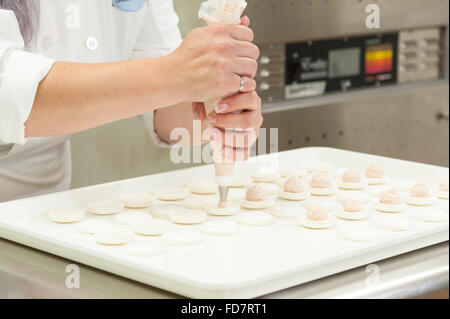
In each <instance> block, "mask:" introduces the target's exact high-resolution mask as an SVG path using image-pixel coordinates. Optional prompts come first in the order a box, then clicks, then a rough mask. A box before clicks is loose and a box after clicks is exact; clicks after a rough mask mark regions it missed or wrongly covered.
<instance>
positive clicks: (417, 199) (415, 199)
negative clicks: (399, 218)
mask: <svg viewBox="0 0 450 319" xmlns="http://www.w3.org/2000/svg"><path fill="white" fill-rule="evenodd" d="M436 201H437V198H436V197H435V196H434V195H432V194H431V192H430V190H429V188H428V186H426V185H425V184H424V183H417V184H415V185H414V186H413V187H411V190H410V192H409V193H408V194H407V195H406V196H405V202H406V203H407V204H409V205H412V206H430V205H433V204H434V203H436Z"/></svg>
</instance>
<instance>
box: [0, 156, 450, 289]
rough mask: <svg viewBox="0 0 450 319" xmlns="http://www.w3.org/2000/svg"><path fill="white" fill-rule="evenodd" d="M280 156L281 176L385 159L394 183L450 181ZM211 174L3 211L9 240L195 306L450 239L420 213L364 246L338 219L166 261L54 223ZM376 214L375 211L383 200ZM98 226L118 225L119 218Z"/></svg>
mask: <svg viewBox="0 0 450 319" xmlns="http://www.w3.org/2000/svg"><path fill="white" fill-rule="evenodd" d="M274 156H275V155H273V156H271V157H272V158H275V157H274ZM277 156H278V160H279V163H280V167H281V168H282V167H285V166H286V167H292V166H293V165H302V164H305V165H306V164H307V163H311V162H324V161H326V162H330V161H332V162H333V164H334V166H335V167H336V168H339V167H340V168H342V167H348V166H349V165H352V166H355V168H360V169H362V168H364V167H365V166H366V165H367V164H369V163H371V162H374V161H376V162H380V163H382V164H383V165H384V167H385V168H386V172H387V174H388V175H389V177H391V178H395V179H405V180H407V179H411V178H413V179H420V180H422V181H424V182H426V183H428V184H429V185H439V183H440V182H441V179H442V178H443V177H445V176H448V174H449V170H448V168H442V167H435V166H430V165H424V164H418V163H412V162H407V161H400V160H395V159H388V158H383V157H376V156H371V155H366V154H360V153H353V152H347V151H341V150H336V149H330V148H304V149H298V150H293V151H288V152H283V153H279V154H277ZM255 161H256V160H255V159H251V160H250V161H249V163H243V164H238V165H237V166H236V173H237V174H243V175H248V174H252V173H256V172H257V171H258V165H257V163H255ZM211 176H214V167H213V166H203V167H197V168H191V169H186V170H179V171H174V172H168V173H163V174H158V175H152V176H145V177H140V178H135V179H130V180H124V181H118V182H114V183H109V184H104V185H97V186H91V187H87V188H83V189H77V190H71V191H66V192H61V193H56V194H49V195H44V196H39V197H34V198H28V199H22V200H18V201H12V202H6V203H0V237H3V238H6V239H9V240H12V241H15V242H19V243H21V244H24V245H28V246H31V247H34V248H37V249H40V250H44V251H46V252H49V253H52V254H55V255H59V256H62V257H64V258H67V259H70V260H73V261H75V262H79V263H84V264H87V265H90V266H93V267H96V268H99V269H102V270H105V271H108V272H111V273H114V274H117V275H121V276H124V277H127V278H130V279H133V280H136V281H140V282H143V283H146V284H148V285H151V286H155V287H158V288H161V289H165V290H169V291H171V292H174V293H177V294H180V295H183V296H187V297H193V298H250V297H257V296H261V295H264V294H267V293H270V292H274V291H278V290H281V289H284V288H288V287H292V286H296V285H299V284H302V283H305V282H309V281H312V280H315V279H318V278H322V277H325V276H329V275H331V274H335V273H338V272H342V271H345V270H348V269H351V268H355V267H358V266H362V265H366V264H369V263H373V262H376V261H378V260H381V259H385V258H389V257H392V256H395V255H399V254H403V253H406V252H409V251H412V250H416V249H419V248H422V247H425V246H429V245H433V244H436V243H439V242H443V241H448V238H449V224H448V219H447V220H446V221H443V222H436V223H435V222H433V223H430V222H423V221H421V220H419V219H418V218H417V217H416V213H417V209H418V208H414V210H410V208H409V207H407V208H406V210H405V211H404V212H402V213H400V214H402V216H403V217H404V218H406V219H408V220H410V222H411V225H412V228H411V229H410V230H408V231H401V232H398V231H390V230H387V229H383V228H376V229H377V231H379V238H378V239H377V240H374V241H370V242H355V241H352V240H348V239H346V238H345V236H343V235H342V233H343V232H342V231H343V230H345V229H346V227H347V226H348V225H351V226H352V227H355V226H357V224H354V223H355V222H353V221H343V220H340V219H338V220H337V223H336V225H335V226H334V227H333V228H331V229H325V230H313V229H306V228H304V227H301V226H300V221H299V218H290V219H286V218H276V219H275V223H273V224H271V225H268V226H248V225H239V230H240V231H239V233H238V234H236V235H234V236H230V237H224V238H216V237H214V236H209V235H204V242H202V243H201V244H199V245H195V246H189V247H174V246H170V245H165V253H164V254H162V255H158V256H154V257H146V258H142V257H133V256H129V255H127V254H126V253H125V252H124V249H123V247H113V246H104V245H98V244H97V243H96V242H95V238H94V236H90V235H86V234H81V233H79V232H78V231H77V224H76V223H75V224H62V225H60V224H56V223H53V222H51V221H49V220H48V218H47V215H46V212H47V211H48V209H50V208H55V207H72V206H81V207H86V205H87V204H88V203H90V202H93V201H96V200H99V199H104V198H118V197H119V196H120V195H121V194H126V193H133V192H143V191H144V192H148V193H151V192H152V191H153V190H155V189H157V188H161V187H167V186H173V185H174V184H176V185H185V184H187V183H188V182H189V181H191V180H194V179H198V178H211ZM328 199H330V198H327V200H328ZM374 200H376V199H375V198H374ZM442 203H444V205H445V203H446V205H448V201H444V200H440V202H439V205H442ZM292 204H293V205H295V203H292ZM299 205H301V204H299ZM368 207H372V209H373V202H372V203H371V204H369V206H368ZM432 207H433V206H432ZM432 207H423V208H419V209H423V210H427V209H431V208H432ZM125 211H127V209H125ZM133 211H135V210H133ZM143 211H145V210H143ZM267 211H268V212H269V211H270V210H267ZM375 214H376V212H375V211H372V210H371V216H369V218H368V219H366V220H364V221H362V222H356V223H360V224H361V226H362V227H367V226H374V215H375ZM386 217H392V214H386ZM88 218H89V219H100V220H105V221H111V222H113V217H112V216H89V217H88ZM222 218H225V220H228V221H234V220H236V216H231V217H230V216H229V217H216V216H208V220H222ZM201 225H202V224H200V225H193V226H179V225H173V226H172V230H178V229H180V230H185V229H191V230H195V231H200V227H201ZM140 241H148V242H152V243H153V242H154V243H163V240H162V239H161V238H160V237H155V238H145V237H143V236H138V235H136V236H135V240H134V241H133V242H140Z"/></svg>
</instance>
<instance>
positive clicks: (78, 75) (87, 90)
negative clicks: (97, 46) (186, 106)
mask: <svg viewBox="0 0 450 319" xmlns="http://www.w3.org/2000/svg"><path fill="white" fill-rule="evenodd" d="M164 59H167V57H165V58H158V59H149V60H135V61H123V62H115V63H101V64H81V63H64V62H57V63H55V64H54V66H53V68H52V69H51V70H50V72H49V73H48V75H47V76H46V78H45V79H44V80H42V81H41V83H40V84H39V87H38V90H37V92H36V97H35V100H34V104H33V108H32V111H31V113H30V116H29V118H28V120H27V122H26V123H25V127H26V129H25V134H26V136H27V137H43V136H60V135H67V134H73V133H76V132H80V131H83V130H87V129H90V128H93V127H96V126H100V125H103V124H107V123H110V122H113V121H117V120H121V119H124V118H129V117H133V116H136V115H140V114H143V113H147V112H150V111H153V110H155V109H156V108H157V107H165V106H169V105H174V104H176V103H179V102H180V101H181V100H182V98H184V97H182V92H180V91H181V88H182V87H183V85H182V84H181V83H180V84H178V83H176V81H177V78H176V77H174V76H173V75H171V69H172V68H174V67H175V66H174V65H170V63H165V60H164Z"/></svg>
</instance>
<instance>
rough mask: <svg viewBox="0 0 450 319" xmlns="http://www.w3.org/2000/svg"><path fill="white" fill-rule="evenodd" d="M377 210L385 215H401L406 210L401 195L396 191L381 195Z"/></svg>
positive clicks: (392, 190) (391, 190) (376, 206)
mask: <svg viewBox="0 0 450 319" xmlns="http://www.w3.org/2000/svg"><path fill="white" fill-rule="evenodd" d="M375 208H376V209H377V210H378V211H380V212H384V213H399V212H401V211H403V210H404V209H405V205H404V204H403V202H402V200H401V196H400V194H399V193H398V192H397V191H396V190H395V189H390V190H388V191H387V192H384V193H382V194H381V195H380V198H379V199H378V201H377V202H376V205H375Z"/></svg>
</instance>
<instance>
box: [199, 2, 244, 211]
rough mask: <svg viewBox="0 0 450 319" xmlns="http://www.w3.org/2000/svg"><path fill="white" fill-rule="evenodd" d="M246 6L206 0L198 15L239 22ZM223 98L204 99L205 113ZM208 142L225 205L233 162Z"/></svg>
mask: <svg viewBox="0 0 450 319" xmlns="http://www.w3.org/2000/svg"><path fill="white" fill-rule="evenodd" d="M246 7H247V2H246V1H245V0H208V1H205V2H203V3H202V5H201V7H200V10H199V13H198V15H199V18H200V19H203V20H205V21H206V23H207V24H208V25H217V24H240V22H241V15H242V12H244V10H245V8H246ZM224 98H227V97H223V96H222V97H218V98H215V99H212V100H210V101H206V102H205V103H204V104H205V111H206V114H207V115H209V114H211V113H212V112H214V111H218V104H219V103H220V101H222V100H223V99H224ZM217 113H219V112H217ZM210 144H211V149H212V153H213V159H214V167H215V173H216V183H217V185H218V186H219V196H220V200H219V206H220V207H225V205H226V202H227V199H228V190H229V187H230V186H231V184H232V183H233V171H234V163H233V162H232V161H230V160H228V159H226V158H224V156H223V154H222V145H221V143H220V142H217V141H212V142H210Z"/></svg>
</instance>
